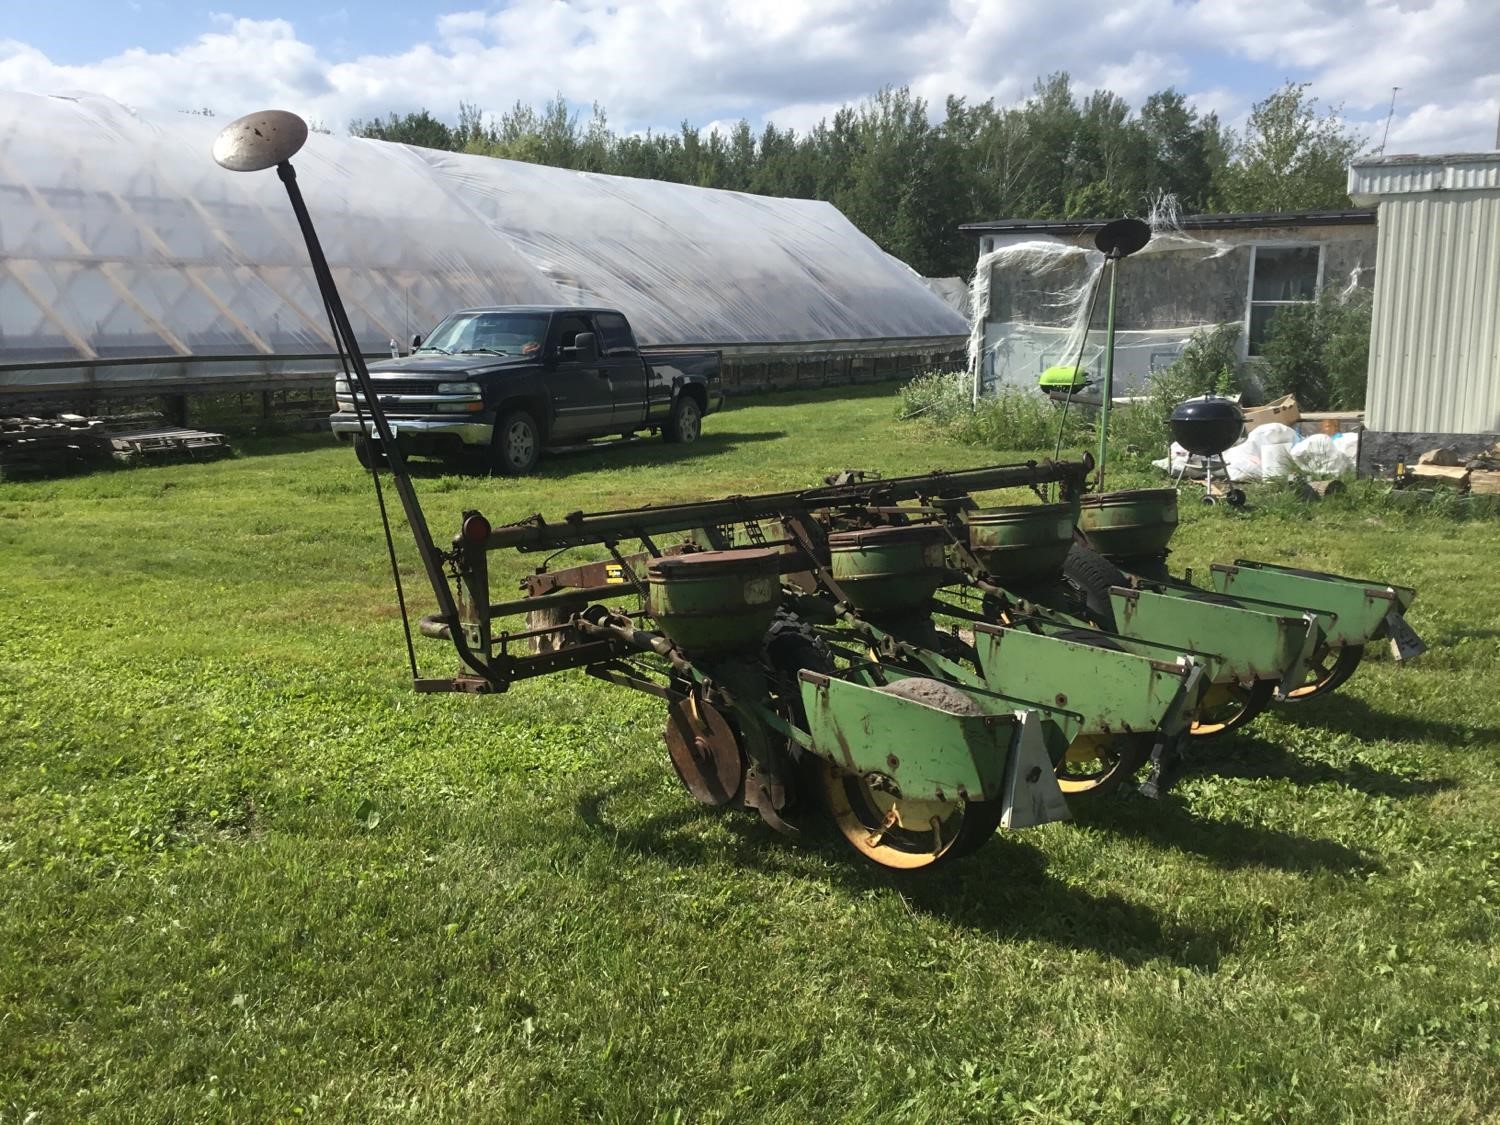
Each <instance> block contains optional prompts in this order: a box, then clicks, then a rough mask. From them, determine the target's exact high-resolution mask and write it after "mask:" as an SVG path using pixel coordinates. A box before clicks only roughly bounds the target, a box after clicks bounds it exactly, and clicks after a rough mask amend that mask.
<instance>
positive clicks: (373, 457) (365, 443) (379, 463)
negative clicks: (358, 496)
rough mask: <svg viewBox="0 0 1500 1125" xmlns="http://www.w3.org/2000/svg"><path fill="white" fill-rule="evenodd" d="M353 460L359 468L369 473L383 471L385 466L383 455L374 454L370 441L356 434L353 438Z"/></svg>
mask: <svg viewBox="0 0 1500 1125" xmlns="http://www.w3.org/2000/svg"><path fill="white" fill-rule="evenodd" d="M354 459H355V460H356V461H358V462H359V463H360V466H361V467H363V468H365V469H369V470H371V471H374V470H375V469H383V468H385V465H386V461H385V454H384V453H376V452H375V447H374V446H373V445H371V444H370V439H369V438H367V437H365V436H363V435H361V434H356V435H355V438H354Z"/></svg>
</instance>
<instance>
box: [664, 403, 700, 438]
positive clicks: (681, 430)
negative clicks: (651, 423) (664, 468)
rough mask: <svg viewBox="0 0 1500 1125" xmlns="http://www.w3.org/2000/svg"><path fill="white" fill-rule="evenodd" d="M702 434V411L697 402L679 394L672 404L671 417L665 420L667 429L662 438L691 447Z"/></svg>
mask: <svg viewBox="0 0 1500 1125" xmlns="http://www.w3.org/2000/svg"><path fill="white" fill-rule="evenodd" d="M702 432H703V411H702V409H701V408H700V407H699V406H698V400H697V399H696V398H694V397H693V396H692V395H690V394H679V395H678V396H677V401H676V402H674V403H673V404H672V417H671V418H669V419H667V428H666V429H665V430H663V431H662V437H664V438H666V439H667V440H668V441H669V442H672V443H673V444H674V445H675V444H681V445H691V444H692V443H693V442H695V441H697V440H698V435H699V434H701V433H702Z"/></svg>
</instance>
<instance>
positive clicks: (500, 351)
mask: <svg viewBox="0 0 1500 1125" xmlns="http://www.w3.org/2000/svg"><path fill="white" fill-rule="evenodd" d="M546 338H547V317H546V315H545V314H543V313H518V312H516V313H511V312H477V313H474V312H469V313H454V314H453V315H452V316H450V317H448V318H447V319H445V320H444V321H443V322H442V323H441V324H439V325H438V326H437V327H436V328H434V329H433V330H432V332H431V333H430V334H429V335H428V336H427V338H426V339H425V340H424V341H422V346H421V347H420V348H418V349H417V351H419V352H443V353H445V354H449V355H452V354H456V353H462V352H489V353H492V354H494V355H534V354H536V353H537V352H539V351H541V350H542V341H543V340H545V339H546Z"/></svg>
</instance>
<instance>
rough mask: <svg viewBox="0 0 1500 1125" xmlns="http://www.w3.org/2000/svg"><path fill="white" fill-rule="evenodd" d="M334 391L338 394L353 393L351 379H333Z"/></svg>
mask: <svg viewBox="0 0 1500 1125" xmlns="http://www.w3.org/2000/svg"><path fill="white" fill-rule="evenodd" d="M333 393H334V394H336V395H347V394H351V393H352V392H351V391H350V390H349V380H348V379H335V380H334V381H333Z"/></svg>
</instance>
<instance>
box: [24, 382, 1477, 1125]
mask: <svg viewBox="0 0 1500 1125" xmlns="http://www.w3.org/2000/svg"><path fill="white" fill-rule="evenodd" d="M893 414H894V400H893V393H892V391H891V389H890V388H877V389H865V390H862V391H855V392H848V391H846V392H829V393H820V394H817V395H807V396H782V397H778V398H774V399H769V400H765V401H761V402H757V403H750V404H739V405H736V406H735V408H734V409H733V410H731V411H729V412H727V413H725V414H723V415H722V416H718V417H714V418H710V419H709V420H708V423H707V425H706V427H705V429H706V431H707V434H706V437H705V439H704V440H703V441H702V442H701V443H700V444H698V445H696V446H694V447H691V448H689V449H687V450H682V449H672V448H669V447H665V446H662V445H660V444H658V443H656V442H650V443H646V444H644V445H642V446H639V447H637V448H632V449H622V450H616V451H613V452H609V453H597V454H588V455H583V456H576V457H571V458H567V459H559V460H557V461H554V462H550V463H548V464H546V465H545V466H544V471H543V472H542V473H541V474H540V475H539V476H537V477H534V478H531V479H527V480H523V481H503V480H474V479H469V478H461V477H448V476H441V475H438V474H436V473H435V472H433V471H430V470H428V471H425V472H424V474H423V475H422V478H421V480H420V481H419V484H420V487H421V490H422V493H423V496H424V500H425V502H426V504H427V508H428V514H429V518H430V519H431V521H432V523H433V526H434V529H435V531H436V533H437V535H438V538H439V539H440V540H442V539H443V538H445V537H446V536H447V535H448V534H450V533H451V532H452V531H453V530H456V527H457V523H458V514H459V512H460V511H461V510H462V509H464V508H466V507H479V508H481V509H482V510H483V511H485V512H486V514H488V515H489V516H490V518H491V519H492V520H494V521H495V522H497V523H499V522H503V521H505V520H509V519H513V518H516V517H518V516H521V515H524V514H528V513H530V512H533V511H542V512H544V513H546V514H548V515H549V516H556V515H561V514H562V513H565V512H567V511H571V510H573V509H576V508H589V509H598V508H602V507H607V506H616V505H626V504H634V503H641V502H647V501H664V500H667V499H678V498H681V499H688V498H702V497H709V496H715V495H722V494H726V493H731V492H748V491H754V490H760V489H765V488H775V487H795V486H804V485H809V484H812V483H815V482H817V481H818V480H819V479H820V478H821V476H822V475H823V474H825V473H827V472H831V471H834V470H838V469H841V468H845V467H851V466H857V467H867V468H872V469H879V470H884V471H886V472H912V471H920V470H925V469H928V468H932V467H939V466H942V467H957V466H961V465H975V464H983V463H987V462H990V461H994V460H1005V459H1009V458H1006V457H997V456H995V455H994V454H986V453H983V452H981V451H977V450H970V449H959V448H955V447H950V446H944V445H941V444H939V443H937V442H935V441H934V439H933V438H932V436H931V435H930V434H929V433H928V432H927V431H925V430H923V429H921V428H920V427H917V426H913V425H909V424H907V425H900V424H897V423H896V422H894V421H893V420H892V418H893ZM1120 483H1124V481H1123V480H1122V481H1121V482H1120ZM1017 499H1020V497H1017ZM1183 512H1184V524H1183V527H1182V529H1181V532H1180V534H1179V537H1178V540H1177V552H1176V555H1175V556H1174V562H1175V563H1176V564H1178V566H1179V567H1180V566H1183V565H1187V566H1193V567H1195V568H1196V569H1197V571H1198V573H1200V574H1203V573H1205V572H1206V568H1207V564H1208V562H1209V561H1211V560H1216V559H1231V558H1234V557H1236V556H1249V557H1259V558H1264V559H1270V560H1293V561H1298V562H1302V563H1305V564H1309V565H1316V566H1319V567H1325V568H1327V569H1333V570H1338V571H1342V572H1345V573H1352V574H1359V575H1365V576H1380V577H1384V578H1387V579H1389V580H1392V581H1400V582H1407V583H1413V584H1416V585H1418V586H1419V587H1420V588H1421V593H1420V595H1419V597H1418V600H1417V602H1416V604H1415V606H1414V608H1413V610H1412V612H1411V614H1410V620H1411V621H1412V622H1413V624H1414V625H1415V626H1416V627H1417V628H1418V630H1419V631H1421V632H1422V633H1423V634H1424V636H1425V637H1426V639H1427V640H1428V641H1429V643H1430V644H1431V645H1432V651H1431V652H1429V653H1428V654H1427V655H1426V656H1424V657H1423V658H1422V659H1421V660H1420V662H1418V663H1416V664H1414V665H1412V666H1408V667H1397V666H1396V665H1394V664H1393V663H1392V662H1390V661H1389V660H1388V659H1384V658H1382V659H1379V660H1377V661H1374V662H1367V664H1366V666H1365V667H1363V668H1362V669H1361V670H1360V672H1359V673H1358V674H1357V675H1356V677H1355V678H1354V680H1353V681H1352V682H1351V683H1350V684H1349V685H1347V686H1346V687H1345V688H1344V689H1343V691H1342V692H1341V693H1339V694H1338V695H1336V696H1334V697H1332V698H1330V699H1327V700H1323V701H1317V702H1314V703H1312V704H1308V705H1305V707H1304V708H1302V709H1297V710H1293V711H1286V712H1276V713H1273V714H1270V715H1268V716H1266V717H1264V718H1262V719H1261V720H1260V721H1258V722H1257V723H1256V724H1255V725H1254V726H1253V727H1252V728H1251V729H1250V730H1249V731H1248V732H1247V733H1245V734H1243V735H1240V736H1235V737H1230V738H1228V739H1225V740H1223V741H1222V742H1220V743H1219V744H1217V745H1214V746H1212V747H1211V748H1210V747H1209V746H1206V745H1205V746H1199V747H1197V748H1195V754H1194V757H1193V758H1192V760H1191V762H1190V765H1189V769H1188V775H1187V777H1186V778H1185V780H1184V781H1183V782H1182V783H1181V785H1180V786H1179V787H1178V788H1177V789H1176V791H1175V792H1174V793H1173V794H1172V795H1171V796H1170V797H1168V798H1166V799H1163V800H1161V801H1158V802H1151V801H1147V800H1145V799H1144V798H1141V797H1139V796H1138V795H1136V794H1133V793H1130V794H1121V795H1117V796H1115V797H1113V798H1110V799H1107V800H1106V801H1104V802H1103V803H1102V804H1100V805H1098V806H1095V807H1089V808H1079V809H1078V810H1077V812H1078V819H1077V821H1076V822H1075V823H1074V824H1072V825H1052V826H1048V827H1047V828H1044V829H1039V830H1035V831H1031V832H1027V833H1021V834H1015V835H1009V836H1001V837H997V838H996V839H995V840H994V841H993V842H992V843H991V844H990V845H989V846H987V847H986V848H984V849H983V850H982V851H981V852H980V853H979V854H978V855H976V856H975V857H973V858H972V859H970V860H966V861H963V862H961V863H959V864H956V865H954V866H953V867H952V868H950V869H947V870H943V871H939V872H936V873H933V874H932V875H930V876H929V877H927V878H925V879H918V880H900V879H896V878H893V877H891V876H889V875H887V874H885V873H883V872H881V871H879V870H876V869H873V868H868V867H864V866H861V865H860V864H859V863H858V862H857V861H856V860H855V858H854V857H853V856H852V853H849V852H848V851H847V850H846V849H844V848H843V847H842V846H841V845H835V844H834V843H833V842H825V843H821V844H813V845H808V846H799V845H793V844H789V843H787V842H786V841H785V840H784V839H782V838H780V837H777V836H775V835H774V834H772V833H771V832H770V831H769V830H768V829H765V828H763V827H762V826H761V825H760V824H759V822H758V821H757V820H756V819H755V818H753V817H752V816H749V815H747V814H737V813H726V814H717V813H713V812H709V811H705V810H703V809H701V808H699V807H698V806H696V805H694V804H693V803H692V802H691V801H690V799H689V798H688V797H687V795H686V794H685V793H683V792H682V791H681V790H680V788H679V787H678V785H677V782H676V780H675V778H674V777H673V776H672V773H671V770H670V768H669V766H668V764H667V762H666V758H665V754H664V753H663V751H662V749H661V745H660V727H661V714H660V710H659V708H660V704H659V703H658V702H656V701H653V700H650V699H647V698H645V697H641V696H637V695H635V694H633V693H630V692H626V691H623V690H619V689H611V688H607V687H605V686H603V685H600V684H597V683H595V682H594V681H591V680H588V679H587V678H585V677H583V676H581V675H569V676H564V677H553V678H549V679H545V680H542V681H537V682H532V683H529V684H525V685H522V686H520V687H518V688H516V689H514V690H512V691H511V692H510V693H508V694H506V695H504V696H500V697H495V698H488V699H476V698H466V697H464V698H461V697H418V696H416V695H414V694H412V693H411V691H410V690H409V687H408V685H407V680H406V675H405V668H404V656H403V652H402V642H401V633H400V625H399V620H398V618H397V615H396V613H395V610H394V608H393V598H392V595H391V592H390V589H389V575H388V573H387V572H386V571H385V569H384V567H385V560H384V549H383V545H382V541H381V538H380V533H379V528H378V522H377V520H376V517H375V511H374V506H373V500H372V498H371V495H370V485H369V478H368V477H367V476H365V475H364V474H362V473H360V472H359V471H358V470H357V468H356V467H355V464H354V459H353V457H352V456H351V455H350V453H349V452H348V450H347V449H343V448H335V447H333V446H332V444H331V440H330V439H328V438H327V437H326V436H324V437H307V438H297V439H281V440H274V441H273V440H267V441H263V442H261V443H260V444H254V443H249V442H247V443H245V449H244V456H241V457H240V458H238V459H236V460H233V461H229V462H222V463H219V464H213V465H201V466H186V467H174V468H150V469H140V470H132V471H127V472H117V473H107V474H101V475H95V476H90V477H85V478H79V479H73V480H66V481H55V482H43V483H34V484H9V485H0V596H3V602H0V606H3V609H0V613H3V615H4V621H3V628H0V1121H6V1122H10V1121H14V1122H18V1123H19V1122H32V1123H34V1125H39V1123H44V1122H63V1121H73V1120H78V1119H80V1118H95V1119H101V1120H111V1121H114V1120H147V1121H166V1120H180V1121H188V1120H193V1121H197V1120H209V1119H230V1118H233V1119H239V1120H257V1121H259V1120H271V1119H290V1118H293V1117H300V1116H306V1117H309V1118H344V1119H381V1120H386V1119H396V1120H402V1119H404V1120H433V1119H455V1118H478V1119H485V1120H497V1121H515V1120H539V1121H554V1120H562V1121H566V1120H602V1121H610V1122H636V1121H658V1120H660V1121H693V1122H698V1121H719V1120H726V1121H744V1120H767V1121H779V1122H803V1121H809V1120H829V1121H902V1122H904V1121H914V1122H916V1121H920V1122H928V1121H943V1122H948V1121H990V1120H1028V1121H1048V1122H1051V1121H1059V1122H1060V1121H1123V1120H1138V1121H1152V1122H1154V1121H1166V1120H1171V1121H1183V1122H1185V1121H1242V1120H1243V1121H1268V1120H1270V1121H1317V1122H1323V1121H1359V1122H1365V1121H1432V1122H1453V1121H1483V1120H1494V1119H1495V1118H1496V1116H1497V1115H1500V953H1497V943H1496V942H1495V932H1496V924H1497V916H1500V692H1497V691H1496V690H1495V687H1494V669H1495V667H1496V660H1497V657H1500V583H1497V582H1496V581H1495V577H1494V574H1495V561H1494V560H1495V559H1496V557H1497V552H1500V521H1494V520H1469V521H1459V520H1455V519H1452V518H1449V517H1446V516H1442V515H1439V514H1422V513H1419V512H1417V513H1414V512H1407V511H1401V510H1396V509H1393V508H1388V507H1385V506H1382V505H1381V504H1379V503H1378V502H1376V501H1375V500H1374V499H1371V498H1369V497H1365V498H1363V499H1357V500H1352V501H1349V502H1347V503H1335V502H1330V503H1327V504H1324V505H1322V506H1320V507H1317V508H1312V507H1302V506H1299V505H1296V504H1292V503H1289V502H1286V501H1277V502H1275V503H1271V504H1266V505H1263V506H1261V507H1260V508H1259V510H1256V511H1253V512H1250V513H1247V514H1244V515H1238V514H1235V513H1231V512H1228V511H1223V510H1204V509H1201V508H1200V507H1198V506H1197V505H1191V504H1189V505H1184V509H1183ZM403 558H404V564H405V567H406V570H407V573H408V575H409V576H410V577H411V578H412V579H413V586H409V589H412V588H415V582H416V580H417V579H416V576H417V573H418V572H417V569H416V566H415V560H414V557H413V555H412V552H411V551H410V550H409V549H404V554H403ZM528 562H529V560H519V559H514V560H513V559H507V560H505V563H504V565H506V566H510V567H511V575H512V576H519V575H520V574H522V573H524V569H523V565H517V564H518V563H519V564H526V563H528ZM496 588H497V589H504V588H505V587H504V575H503V573H502V575H501V577H499V578H497V580H496ZM420 593H421V592H420V590H419V591H418V595H419V596H418V597H417V603H418V611H419V612H425V611H426V607H427V604H428V603H427V599H426V598H425V597H422V596H420ZM419 646H421V647H419V654H420V655H423V656H424V663H425V668H424V671H426V672H428V673H429V674H438V673H441V672H444V671H447V670H449V668H450V666H451V661H452V656H451V653H449V652H446V651H444V650H443V648H442V647H441V646H438V645H436V644H434V643H433V642H425V643H424V642H421V641H419Z"/></svg>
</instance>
